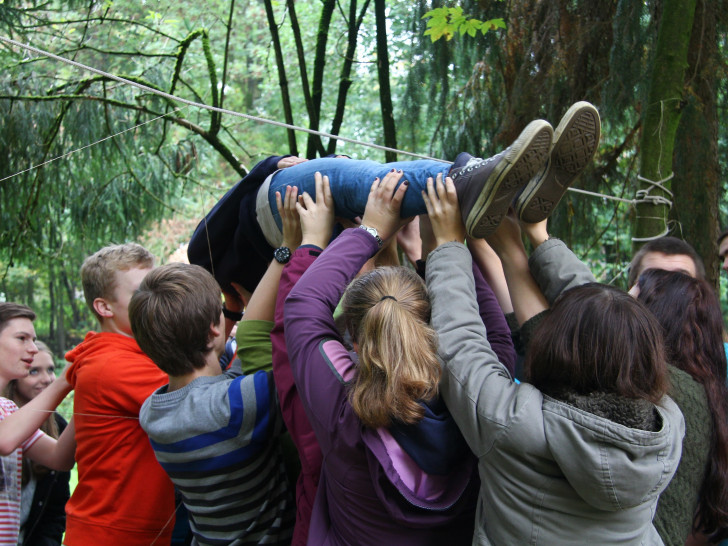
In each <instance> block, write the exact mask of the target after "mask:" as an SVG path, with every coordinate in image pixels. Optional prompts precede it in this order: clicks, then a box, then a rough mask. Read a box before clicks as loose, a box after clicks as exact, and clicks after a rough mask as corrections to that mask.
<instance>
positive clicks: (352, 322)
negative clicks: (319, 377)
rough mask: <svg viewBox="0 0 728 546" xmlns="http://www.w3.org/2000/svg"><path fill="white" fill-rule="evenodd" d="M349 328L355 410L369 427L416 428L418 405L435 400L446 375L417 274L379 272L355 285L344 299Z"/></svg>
mask: <svg viewBox="0 0 728 546" xmlns="http://www.w3.org/2000/svg"><path fill="white" fill-rule="evenodd" d="M343 310H344V317H345V321H346V325H347V328H348V330H349V332H350V333H351V335H352V338H353V341H354V342H356V343H357V344H358V351H357V352H358V355H359V368H358V374H357V376H356V379H355V380H354V383H353V385H352V388H351V391H350V393H349V396H350V400H351V405H352V407H353V408H354V411H355V412H356V414H357V415H358V416H359V418H360V419H361V421H362V423H364V424H365V425H366V426H369V427H373V428H376V427H382V426H385V427H386V426H389V425H390V424H391V423H392V421H393V420H396V421H400V422H402V423H415V422H417V421H419V420H420V419H421V418H422V416H423V415H424V409H423V408H422V406H420V404H419V403H418V402H419V401H420V400H431V399H432V398H433V397H435V395H436V394H437V386H438V383H439V381H440V376H441V374H442V369H441V367H440V362H439V360H438V358H437V334H436V333H435V331H434V330H433V329H432V328H431V327H430V325H429V322H430V313H431V308H430V298H429V295H428V292H427V288H426V287H425V284H424V283H423V282H422V279H420V278H419V277H418V276H417V274H416V273H414V272H413V271H412V270H410V269H407V268H404V267H380V268H377V269H375V270H374V271H371V272H370V273H367V274H365V275H362V276H361V277H359V278H358V279H356V280H354V281H353V282H352V283H351V284H350V285H349V287H348V288H347V290H346V293H345V294H344V298H343Z"/></svg>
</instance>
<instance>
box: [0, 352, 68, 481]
mask: <svg viewBox="0 0 728 546" xmlns="http://www.w3.org/2000/svg"><path fill="white" fill-rule="evenodd" d="M34 343H35V346H36V347H38V350H39V351H40V352H42V353H48V354H49V355H50V357H51V359H52V360H53V362H55V360H56V358H55V356H54V354H53V351H51V350H50V348H49V347H48V345H46V344H45V343H43V342H42V341H41V340H39V339H37V340H35V342H34ZM3 396H4V397H5V398H7V399H9V400H12V401H13V402H15V404H16V405H17V406H22V405H23V404H25V402H26V400H21V397H20V395H19V394H18V380H17V379H12V380H11V381H10V382H9V383H8V384H7V386H6V387H5V391H4V392H3ZM29 401H30V400H27V402H29ZM38 428H39V429H40V430H42V431H43V432H45V433H46V434H47V435H48V436H50V437H51V438H56V439H58V437H59V436H60V434H59V432H60V431H59V430H58V423H56V415H55V413H50V414H49V415H48V418H47V419H46V420H45V421H43V423H42V424H41V425H40V427H38ZM50 471H51V470H50V468H47V467H45V466H43V465H41V464H39V463H36V462H34V461H31V460H30V459H28V457H26V456H25V455H23V466H22V480H21V485H23V486H25V485H26V484H27V483H28V482H29V481H30V478H31V476H34V477H35V478H42V477H43V476H45V475H46V474H48V473H49V472H50Z"/></svg>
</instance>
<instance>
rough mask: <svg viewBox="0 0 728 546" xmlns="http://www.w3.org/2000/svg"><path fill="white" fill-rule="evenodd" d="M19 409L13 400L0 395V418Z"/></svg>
mask: <svg viewBox="0 0 728 546" xmlns="http://www.w3.org/2000/svg"><path fill="white" fill-rule="evenodd" d="M16 411H18V406H17V405H16V404H15V402H13V401H12V400H10V399H8V398H5V397H3V396H0V419H2V418H3V417H5V416H6V415H10V414H11V413H15V412H16Z"/></svg>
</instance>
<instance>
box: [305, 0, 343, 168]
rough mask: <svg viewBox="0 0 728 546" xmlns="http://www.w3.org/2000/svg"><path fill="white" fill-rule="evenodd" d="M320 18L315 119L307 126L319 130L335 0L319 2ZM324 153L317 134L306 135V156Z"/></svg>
mask: <svg viewBox="0 0 728 546" xmlns="http://www.w3.org/2000/svg"><path fill="white" fill-rule="evenodd" d="M321 4H322V5H321V19H319V28H318V33H317V35H316V57H315V58H314V61H313V82H312V84H311V85H312V87H311V100H312V101H313V109H314V113H315V116H316V119H313V118H312V119H309V128H310V129H313V130H314V131H318V130H319V120H320V119H321V100H322V99H323V95H324V67H325V66H326V41H327V40H328V38H329V25H330V24H331V17H332V16H333V14H334V8H335V7H336V1H335V0H324V1H323V2H322V3H321ZM317 153H318V154H320V155H324V154H325V153H326V150H325V149H324V145H323V143H322V142H321V137H320V136H319V135H313V134H309V135H308V146H307V147H306V157H307V158H309V159H313V158H315V157H316V154H317Z"/></svg>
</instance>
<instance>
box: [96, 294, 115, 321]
mask: <svg viewBox="0 0 728 546" xmlns="http://www.w3.org/2000/svg"><path fill="white" fill-rule="evenodd" d="M93 307H94V311H96V313H97V314H98V315H99V316H100V317H104V318H112V317H113V316H114V311H113V310H112V309H111V306H110V305H109V302H107V301H106V300H105V299H104V298H96V299H95V300H94V303H93Z"/></svg>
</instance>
